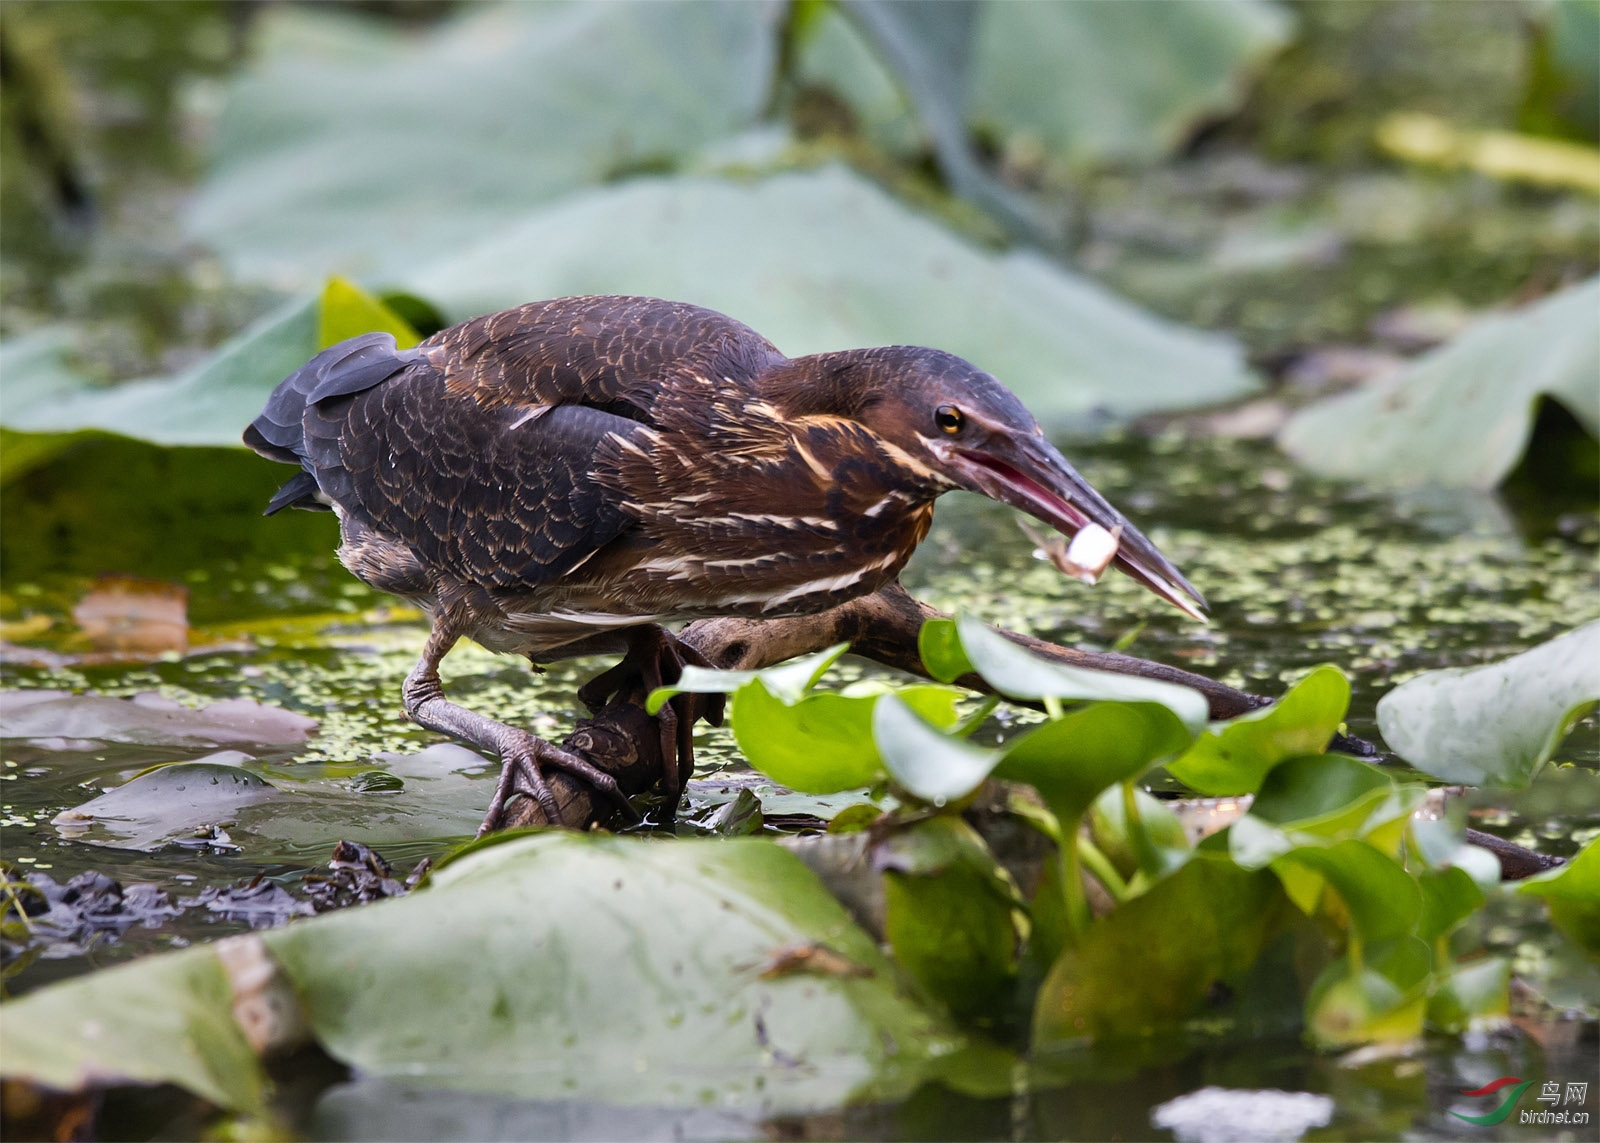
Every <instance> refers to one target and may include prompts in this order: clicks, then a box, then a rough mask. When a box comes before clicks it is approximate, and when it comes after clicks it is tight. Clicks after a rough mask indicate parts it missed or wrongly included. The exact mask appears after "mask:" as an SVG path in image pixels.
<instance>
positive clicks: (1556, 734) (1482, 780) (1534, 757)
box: [1378, 622, 1600, 788]
mask: <svg viewBox="0 0 1600 1143" xmlns="http://www.w3.org/2000/svg"><path fill="white" fill-rule="evenodd" d="M1596 701H1600V622H1595V623H1589V624H1587V625H1585V626H1583V627H1580V628H1578V629H1577V630H1575V631H1569V632H1567V633H1566V634H1565V635H1562V636H1560V637H1558V638H1556V639H1552V640H1550V641H1549V642H1548V643H1542V644H1540V645H1539V646H1537V647H1535V648H1533V649H1532V650H1531V651H1524V652H1523V653H1522V654H1520V655H1513V656H1512V657H1511V658H1509V659H1504V660H1501V661H1500V662H1498V663H1490V664H1488V665H1487V666H1483V667H1468V668H1455V669H1451V670H1444V671H1429V672H1428V673H1427V674H1424V675H1419V676H1418V677H1417V678H1414V679H1410V680H1408V681H1406V682H1404V683H1401V684H1400V685H1399V686H1398V687H1396V688H1395V689H1394V690H1392V691H1390V692H1389V693H1388V694H1386V695H1384V696H1383V698H1381V699H1380V700H1378V726H1379V728H1380V729H1381V730H1382V731H1383V737H1384V739H1385V741H1387V742H1388V743H1389V745H1390V746H1391V747H1393V748H1394V750H1395V753H1397V754H1399V755H1400V756H1401V757H1402V758H1404V759H1405V760H1406V761H1407V762H1409V763H1411V764H1412V765H1413V766H1415V767H1416V768H1417V769H1418V770H1421V771H1422V772H1423V773H1425V774H1428V775H1430V776H1432V777H1435V778H1439V779H1442V780H1443V781H1446V782H1459V783H1461V784H1463V785H1469V786H1481V785H1497V786H1511V787H1517V788H1520V787H1522V786H1526V785H1527V784H1528V783H1529V782H1530V781H1532V779H1533V775H1534V774H1535V773H1536V772H1537V771H1538V769H1539V767H1540V766H1542V765H1543V764H1544V762H1545V760H1546V759H1547V758H1549V757H1550V755H1551V753H1553V752H1554V750H1555V748H1556V747H1557V746H1558V745H1559V744H1560V742H1561V740H1562V739H1563V738H1564V737H1566V734H1567V731H1568V730H1570V729H1571V728H1572V725H1573V723H1574V722H1576V721H1577V720H1578V718H1579V717H1581V716H1582V715H1583V713H1584V712H1585V711H1586V710H1588V709H1590V708H1591V707H1592V706H1593V705H1594V704H1595V702H1596Z"/></svg>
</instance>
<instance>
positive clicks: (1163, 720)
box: [995, 702, 1189, 829]
mask: <svg viewBox="0 0 1600 1143" xmlns="http://www.w3.org/2000/svg"><path fill="white" fill-rule="evenodd" d="M1188 743H1189V732H1188V730H1186V729H1185V727H1184V725H1183V723H1181V722H1180V721H1179V720H1178V718H1177V716H1176V715H1174V714H1173V713H1172V711H1171V710H1169V709H1168V708H1166V707H1164V706H1161V705H1159V704H1157V703H1153V702H1126V703H1124V702H1097V703H1093V704H1091V705H1089V706H1086V707H1084V708H1083V709H1081V710H1076V711H1072V712H1070V713H1068V714H1066V715H1064V716H1062V717H1061V718H1059V719H1056V720H1054V721H1052V722H1047V723H1045V724H1044V725H1043V726H1040V727H1037V728H1035V729H1033V730H1030V731H1028V732H1027V733H1026V734H1023V735H1021V736H1019V737H1018V738H1016V739H1015V740H1013V741H1012V742H1011V743H1009V744H1008V745H1007V747H1006V749H1005V758H1004V760H1003V761H1002V762H1001V763H1000V765H999V767H998V768H997V769H996V771H995V772H996V773H997V774H998V775H999V776H1000V777H1002V778H1009V779H1011V780H1012V781H1016V782H1027V783H1028V784H1029V785H1031V786H1033V787H1034V788H1035V789H1037V790H1038V791H1039V795H1040V796H1041V797H1042V798H1044V800H1045V801H1046V802H1048V803H1049V805H1050V809H1051V812H1053V813H1054V814H1055V815H1056V818H1057V819H1058V820H1059V821H1060V822H1061V828H1062V829H1074V828H1076V822H1077V821H1078V819H1079V818H1080V817H1082V816H1083V814H1084V813H1085V812H1086V811H1087V810H1088V809H1089V807H1090V805H1091V804H1093V802H1094V800H1095V798H1097V797H1098V796H1099V795H1100V791H1102V790H1104V789H1106V788H1107V787H1108V786H1114V785H1116V784H1117V783H1118V782H1124V781H1128V780H1130V779H1133V778H1137V777H1139V775H1140V774H1143V773H1144V772H1145V771H1146V770H1148V769H1149V768H1150V767H1151V766H1153V765H1155V763H1156V762H1157V761H1159V760H1160V759H1162V758H1164V757H1171V756H1172V755H1173V754H1175V753H1177V752H1178V751H1180V750H1182V749H1183V748H1184V747H1185V746H1187V745H1188Z"/></svg>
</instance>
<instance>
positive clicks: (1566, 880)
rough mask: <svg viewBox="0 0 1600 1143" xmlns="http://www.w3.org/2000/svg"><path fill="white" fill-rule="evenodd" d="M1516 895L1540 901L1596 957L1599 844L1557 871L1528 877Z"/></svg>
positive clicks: (1599, 923)
mask: <svg viewBox="0 0 1600 1143" xmlns="http://www.w3.org/2000/svg"><path fill="white" fill-rule="evenodd" d="M1517 891H1518V892H1520V893H1527V894H1529V895H1531V896H1534V897H1543V898H1544V900H1545V904H1546V905H1548V906H1549V908H1550V919H1551V920H1552V921H1554V922H1555V923H1556V925H1557V927H1559V928H1560V929H1561V930H1562V931H1563V932H1565V933H1566V934H1567V935H1568V936H1569V937H1571V938H1572V939H1573V940H1575V941H1577V942H1578V944H1579V945H1581V946H1582V947H1583V948H1584V950H1585V951H1586V952H1588V953H1589V955H1590V956H1592V957H1600V840H1594V841H1590V842H1589V843H1588V844H1587V845H1585V846H1584V847H1583V848H1582V849H1581V850H1579V851H1578V852H1577V854H1576V855H1575V856H1574V857H1573V858H1572V860H1570V861H1568V862H1567V863H1566V864H1565V865H1563V866H1562V867H1561V868H1560V869H1553V870H1551V871H1550V872H1549V873H1542V874H1540V875H1539V876H1538V877H1530V878H1528V880H1526V881H1524V882H1522V884H1520V885H1518V886H1517Z"/></svg>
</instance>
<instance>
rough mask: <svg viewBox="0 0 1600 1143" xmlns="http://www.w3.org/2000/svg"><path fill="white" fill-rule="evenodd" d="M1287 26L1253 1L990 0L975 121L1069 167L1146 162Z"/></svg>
mask: <svg viewBox="0 0 1600 1143" xmlns="http://www.w3.org/2000/svg"><path fill="white" fill-rule="evenodd" d="M1292 29H1293V20H1292V17H1290V16H1289V14H1288V13H1287V12H1286V11H1285V10H1284V9H1283V8H1281V7H1279V6H1278V5H1275V4H1267V3H1262V2H1260V0H1223V2H1220V3H1218V2H1212V3H1204V4H1193V3H1191V4H1169V3H1164V2H1162V0H1118V2H1117V3H1115V4H1016V3H1004V2H991V3H987V4H985V5H984V7H983V13H982V16H981V17H980V22H979V27H978V32H977V42H976V45H975V47H974V58H973V61H972V79H971V95H970V100H971V103H970V106H971V111H972V115H973V117H974V118H975V119H977V120H979V121H980V122H984V123H989V124H993V125H995V126H997V127H998V128H999V129H1000V131H1001V132H1002V133H1003V134H1005V135H1011V134H1025V135H1027V136H1030V137H1032V138H1034V139H1037V140H1039V141H1041V142H1043V143H1044V144H1045V145H1046V146H1048V147H1049V148H1050V149H1051V150H1052V151H1055V152H1057V153H1059V154H1060V155H1062V156H1063V157H1064V158H1066V159H1068V160H1069V161H1072V162H1085V161H1089V162H1092V161H1099V160H1107V159H1118V160H1127V159H1134V160H1149V159H1154V158H1157V157H1158V156H1160V155H1162V154H1165V153H1167V152H1169V151H1171V150H1172V149H1173V148H1174V147H1176V146H1177V145H1178V144H1179V143H1180V142H1181V141H1182V140H1183V139H1184V138H1185V137H1186V136H1187V135H1188V133H1189V132H1190V131H1192V130H1193V129H1194V128H1195V127H1196V126H1197V125H1198V124H1199V123H1201V122H1202V121H1204V120H1206V119H1208V118H1210V117H1212V116H1215V115H1217V114H1218V113H1220V112H1225V111H1227V110H1228V109H1230V108H1231V107H1233V106H1235V105H1236V104H1237V103H1238V101H1239V98H1240V93H1241V86H1240V84H1241V77H1242V73H1243V72H1245V71H1247V70H1248V69H1249V68H1250V67H1252V66H1253V65H1256V64H1259V63H1260V62H1261V61H1263V60H1264V59H1265V58H1266V57H1267V56H1269V55H1270V54H1271V53H1272V52H1274V51H1275V50H1277V49H1278V48H1279V47H1281V46H1282V45H1283V44H1284V43H1286V42H1287V41H1288V39H1289V35H1290V33H1291V31H1292Z"/></svg>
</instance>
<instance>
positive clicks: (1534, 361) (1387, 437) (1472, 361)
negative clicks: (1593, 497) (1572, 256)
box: [1278, 278, 1600, 488]
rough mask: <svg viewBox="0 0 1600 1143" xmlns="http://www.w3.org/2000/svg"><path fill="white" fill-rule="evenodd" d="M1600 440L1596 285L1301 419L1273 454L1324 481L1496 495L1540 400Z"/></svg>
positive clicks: (1490, 325) (1556, 298)
mask: <svg viewBox="0 0 1600 1143" xmlns="http://www.w3.org/2000/svg"><path fill="white" fill-rule="evenodd" d="M1545 396H1549V397H1553V398H1555V399H1556V400H1557V401H1560V402H1561V404H1562V405H1564V406H1565V407H1566V408H1567V409H1568V410H1569V411H1570V412H1571V413H1572V415H1573V416H1574V417H1576V418H1577V419H1578V421H1579V422H1580V423H1581V424H1583V426H1584V427H1585V428H1587V429H1588V430H1589V431H1590V432H1591V433H1600V278H1590V279H1589V280H1588V281H1586V282H1583V283H1580V284H1579V285H1576V286H1569V287H1568V288H1567V289H1565V290H1562V291H1560V292H1558V293H1555V294H1551V295H1550V296H1549V297H1548V298H1545V299H1543V300H1542V301H1539V302H1537V303H1535V304H1533V305H1531V306H1527V307H1525V308H1523V309H1521V310H1517V311H1514V312H1511V313H1505V314H1497V315H1495V316H1493V317H1488V318H1484V319H1483V320H1482V321H1480V322H1478V324H1476V325H1474V326H1472V327H1471V328H1470V329H1468V330H1467V331H1466V332H1465V333H1462V334H1461V335H1460V336H1459V337H1457V338H1455V339H1454V340H1453V341H1451V342H1449V343H1447V344H1445V345H1443V346H1441V347H1439V348H1438V349H1435V350H1433V351H1432V352H1430V353H1428V354H1426V355H1424V356H1422V357H1420V358H1418V359H1417V360H1416V361H1415V362H1413V363H1412V364H1410V365H1408V366H1406V367H1405V368H1403V369H1400V370H1399V371H1397V372H1395V373H1391V374H1388V375H1386V376H1384V377H1382V378H1380V379H1378V380H1377V381H1375V382H1373V383H1371V384H1369V385H1367V386H1365V387H1363V388H1361V389H1358V390H1356V391H1355V392H1353V393H1345V394H1342V395H1340V396H1338V397H1332V398H1329V399H1328V400H1326V401H1322V402H1319V403H1318V404H1315V405H1312V406H1310V407H1309V408H1307V409H1303V410H1302V411H1301V412H1300V413H1298V414H1297V415H1296V416H1295V417H1294V418H1293V419H1292V420H1290V421H1289V423H1288V424H1287V425H1285V426H1284V428H1283V431H1282V432H1281V433H1280V434H1279V437H1278V443H1279V444H1280V445H1281V446H1282V447H1283V448H1284V450H1285V451H1286V452H1288V453H1289V454H1290V455H1291V456H1293V457H1294V458H1295V459H1296V460H1298V461H1300V462H1301V463H1302V464H1304V465H1306V466H1307V467H1308V468H1310V469H1312V470H1314V471H1316V472H1318V473H1321V474H1323V475H1325V476H1336V477H1343V478H1346V479H1350V480H1363V481H1367V482H1369V483H1372V484H1380V485H1395V486H1399V485H1409V484H1442V485H1452V486H1461V487H1468V488H1493V487H1494V486H1495V485H1497V484H1499V483H1500V481H1501V480H1502V479H1503V478H1504V477H1505V475H1506V474H1507V473H1508V472H1510V471H1511V470H1512V469H1513V468H1514V467H1516V464H1517V461H1518V460H1519V459H1520V458H1521V456H1522V453H1523V451H1524V450H1525V449H1526V448H1527V446H1528V437H1529V434H1530V433H1531V432H1532V430H1533V419H1534V415H1535V413H1536V412H1537V409H1538V404H1539V401H1540V399H1541V398H1542V397H1545Z"/></svg>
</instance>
